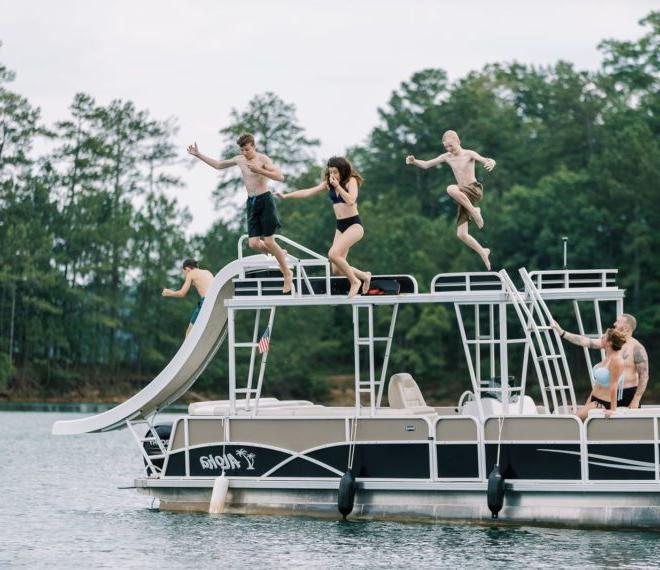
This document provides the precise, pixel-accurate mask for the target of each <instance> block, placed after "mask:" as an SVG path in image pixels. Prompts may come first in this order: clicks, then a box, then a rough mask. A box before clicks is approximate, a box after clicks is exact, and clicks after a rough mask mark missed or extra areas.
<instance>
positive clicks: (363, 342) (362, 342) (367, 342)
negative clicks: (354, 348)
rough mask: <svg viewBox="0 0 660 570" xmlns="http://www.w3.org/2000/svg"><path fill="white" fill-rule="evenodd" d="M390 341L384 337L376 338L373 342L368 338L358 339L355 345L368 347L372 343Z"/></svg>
mask: <svg viewBox="0 0 660 570" xmlns="http://www.w3.org/2000/svg"><path fill="white" fill-rule="evenodd" d="M389 340H390V339H389V338H388V337H386V336H376V337H374V338H373V341H371V340H370V339H368V338H359V339H358V341H357V343H358V344H359V345H360V346H365V345H370V344H371V343H372V342H388V341H389Z"/></svg>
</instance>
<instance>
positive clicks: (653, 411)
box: [589, 405, 660, 418]
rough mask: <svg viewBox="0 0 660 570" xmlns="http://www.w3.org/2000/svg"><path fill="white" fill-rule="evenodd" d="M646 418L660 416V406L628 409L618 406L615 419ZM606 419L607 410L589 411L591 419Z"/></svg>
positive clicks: (596, 409)
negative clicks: (646, 416) (645, 416)
mask: <svg viewBox="0 0 660 570" xmlns="http://www.w3.org/2000/svg"><path fill="white" fill-rule="evenodd" d="M639 415H641V416H644V415H660V406H655V405H653V406H646V407H645V406H642V407H641V408H628V407H626V406H617V407H616V412H614V417H620V416H623V417H630V416H639ZM594 416H595V417H597V418H604V417H605V410H604V409H603V408H595V409H593V410H589V417H590V418H591V417H594Z"/></svg>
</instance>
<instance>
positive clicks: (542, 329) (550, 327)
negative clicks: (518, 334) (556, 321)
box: [528, 325, 554, 331]
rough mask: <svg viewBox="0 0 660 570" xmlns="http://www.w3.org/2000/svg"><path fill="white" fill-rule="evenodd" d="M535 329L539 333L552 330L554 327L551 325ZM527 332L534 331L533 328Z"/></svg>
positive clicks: (539, 326)
mask: <svg viewBox="0 0 660 570" xmlns="http://www.w3.org/2000/svg"><path fill="white" fill-rule="evenodd" d="M536 328H537V329H538V330H540V331H549V330H552V329H553V328H554V327H553V326H552V325H537V326H536ZM528 330H530V331H531V330H534V329H533V328H530V329H528Z"/></svg>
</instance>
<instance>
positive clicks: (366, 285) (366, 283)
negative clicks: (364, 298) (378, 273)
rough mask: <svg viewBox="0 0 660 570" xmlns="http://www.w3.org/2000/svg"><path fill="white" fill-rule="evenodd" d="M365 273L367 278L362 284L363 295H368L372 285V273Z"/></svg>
mask: <svg viewBox="0 0 660 570" xmlns="http://www.w3.org/2000/svg"><path fill="white" fill-rule="evenodd" d="M364 273H365V275H366V276H367V278H366V279H365V280H364V281H363V282H362V294H363V295H366V294H367V291H369V285H371V272H370V271H365V272H364Z"/></svg>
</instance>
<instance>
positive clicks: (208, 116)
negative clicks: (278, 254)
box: [0, 0, 659, 233]
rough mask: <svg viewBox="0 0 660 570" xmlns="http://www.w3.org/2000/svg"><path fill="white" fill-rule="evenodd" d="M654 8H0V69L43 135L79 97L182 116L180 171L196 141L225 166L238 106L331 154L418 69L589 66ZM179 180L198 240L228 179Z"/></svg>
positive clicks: (603, 4)
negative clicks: (292, 109) (284, 111)
mask: <svg viewBox="0 0 660 570" xmlns="http://www.w3.org/2000/svg"><path fill="white" fill-rule="evenodd" d="M654 8H655V9H658V8H659V2H658V1H657V0H656V1H648V0H463V1H460V2H457V1H455V0H454V1H451V2H449V1H445V0H435V1H434V0H398V1H393V0H352V1H347V0H323V1H320V0H298V1H295V0H270V1H269V0H250V1H247V0H244V1H231V2H230V1H222V0H216V1H212V0H198V1H192V0H187V1H186V0H179V1H177V2H175V1H171V0H158V1H155V0H112V1H110V0H104V1H101V0H87V1H84V0H78V1H74V0H69V1H66V0H57V1H49V0H42V1H36V0H20V1H16V0H0V40H2V42H3V47H2V48H0V61H2V62H3V63H4V64H5V65H6V66H7V67H9V68H10V69H12V70H14V71H15V72H16V73H17V78H16V81H15V82H14V83H13V84H12V86H11V88H12V89H13V90H15V91H17V92H19V93H21V94H22V95H25V96H26V97H27V98H28V99H29V100H30V101H31V103H32V104H33V105H36V106H39V107H40V108H41V111H42V116H43V119H44V121H45V122H46V123H47V124H52V123H53V122H55V121H56V120H61V119H64V118H66V117H67V116H68V107H69V105H70V103H71V101H72V99H73V96H74V94H75V93H77V92H81V91H82V92H86V93H89V94H90V95H92V96H93V97H95V99H96V100H97V102H98V103H101V104H107V103H108V102H110V100H112V99H115V98H120V99H125V100H132V101H133V102H135V104H136V105H137V107H138V108H139V109H148V110H149V111H150V113H151V116H152V117H154V118H158V119H165V118H167V117H171V116H175V117H177V118H178V121H179V125H180V133H179V135H178V143H179V144H180V147H181V156H182V158H183V157H184V155H185V146H186V144H187V143H189V142H192V141H197V142H198V144H199V146H200V149H201V150H202V151H203V152H205V153H206V154H211V155H214V156H215V155H217V154H218V153H219V152H220V149H221V147H222V143H221V139H220V136H219V135H218V130H219V129H220V128H222V127H224V126H226V125H227V123H228V119H229V112H230V109H231V108H232V107H235V108H238V109H239V110H242V109H244V108H245V107H246V105H247V102H248V101H249V99H250V98H251V97H252V96H253V95H255V94H257V93H263V92H265V91H274V92H275V93H277V94H278V95H279V96H280V97H282V98H283V99H284V100H285V101H287V102H289V103H294V104H295V105H296V107H297V114H298V119H299V123H300V124H301V125H302V126H303V127H304V128H305V129H306V131H307V134H308V135H309V136H311V137H315V138H319V139H320V140H321V148H320V149H319V152H318V155H319V157H327V156H330V155H332V154H341V153H342V152H343V151H344V150H345V149H346V147H348V146H351V145H354V144H357V143H360V142H363V141H364V140H365V138H366V136H367V135H368V133H369V131H370V130H371V129H372V128H373V127H374V126H375V125H376V124H377V123H378V116H377V108H378V107H379V106H383V105H384V104H385V103H386V101H387V99H388V98H389V95H390V93H391V92H392V91H393V90H394V89H396V88H397V87H398V86H399V84H400V83H401V82H402V81H404V80H407V79H408V78H409V77H410V76H411V74H412V73H414V72H415V71H418V70H420V69H423V68H427V67H440V68H443V69H445V70H446V71H447V72H448V73H449V76H450V78H451V79H456V78H459V77H461V76H462V75H464V74H465V73H467V72H468V71H471V70H476V69H480V68H481V67H483V65H484V64H486V63H491V62H503V61H513V60H517V61H520V62H524V63H534V64H550V63H554V62H556V61H557V60H559V59H564V60H568V61H571V62H573V63H575V64H576V66H577V67H578V68H583V69H594V68H596V67H597V66H598V64H599V62H600V55H599V53H598V51H597V49H596V46H597V44H598V43H599V42H600V41H601V40H602V39H605V38H617V39H633V38H636V37H639V36H640V35H641V28H640V27H639V26H638V25H637V21H638V20H639V19H640V18H642V17H643V16H645V15H646V14H648V13H649V12H650V11H651V10H652V9H654ZM438 130H439V131H441V130H442V126H441V125H439V126H438ZM176 172H177V174H178V175H180V176H181V178H182V179H183V180H184V182H185V183H186V187H185V188H184V189H181V190H178V191H176V195H177V197H178V199H179V201H180V203H181V204H183V205H186V206H188V207H189V209H190V211H191V213H192V214H193V220H194V222H193V224H194V227H191V228H188V230H189V232H194V233H197V232H203V231H205V230H206V229H207V228H208V227H209V226H210V224H211V223H212V222H213V220H214V219H216V218H217V217H218V212H214V211H213V209H212V207H211V200H210V195H211V191H212V189H213V188H214V186H215V184H216V178H217V176H216V174H217V173H216V172H215V171H213V170H212V169H210V168H209V167H207V166H205V165H203V164H201V163H200V164H199V165H197V166H195V167H194V168H192V169H190V168H188V167H186V166H184V165H183V164H182V165H181V166H180V167H177V169H176Z"/></svg>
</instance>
